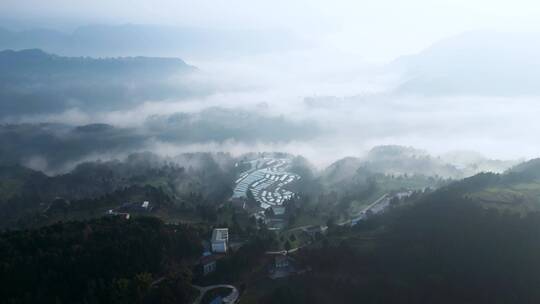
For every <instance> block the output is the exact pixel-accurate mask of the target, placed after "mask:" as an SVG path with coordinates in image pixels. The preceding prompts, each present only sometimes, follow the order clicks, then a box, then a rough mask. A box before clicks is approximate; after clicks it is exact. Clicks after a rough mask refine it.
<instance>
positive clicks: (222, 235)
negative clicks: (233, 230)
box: [212, 228, 229, 253]
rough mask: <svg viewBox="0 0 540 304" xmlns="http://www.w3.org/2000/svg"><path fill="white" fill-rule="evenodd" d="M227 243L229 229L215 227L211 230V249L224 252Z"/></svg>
mask: <svg viewBox="0 0 540 304" xmlns="http://www.w3.org/2000/svg"><path fill="white" fill-rule="evenodd" d="M228 245H229V229H228V228H216V229H214V231H212V251H213V252H218V253H226V252H227V247H228Z"/></svg>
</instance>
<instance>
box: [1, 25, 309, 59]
mask: <svg viewBox="0 0 540 304" xmlns="http://www.w3.org/2000/svg"><path fill="white" fill-rule="evenodd" d="M303 45H304V42H301V41H300V39H298V37H295V36H293V35H291V34H290V33H288V32H286V31H279V30H241V29H238V30H225V29H205V28H190V27H176V26H159V25H139V24H124V25H105V24H104V25H97V24H96V25H87V26H81V27H78V28H76V29H75V30H73V31H72V32H61V31H57V30H52V29H29V30H22V31H11V30H8V29H0V49H16V50H21V49H28V48H40V49H43V50H45V51H47V52H52V53H56V54H60V55H64V56H92V57H117V56H123V57H124V56H167V57H170V56H173V57H177V56H182V57H184V58H185V57H190V58H191V57H197V58H214V59H215V58H216V57H217V58H221V57H224V56H225V57H230V56H233V57H234V56H239V55H245V54H257V53H265V52H272V51H278V50H283V49H284V48H300V47H303Z"/></svg>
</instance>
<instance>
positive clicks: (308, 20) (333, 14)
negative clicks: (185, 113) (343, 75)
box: [0, 0, 540, 62]
mask: <svg viewBox="0 0 540 304" xmlns="http://www.w3.org/2000/svg"><path fill="white" fill-rule="evenodd" d="M0 16H2V17H3V18H8V19H18V20H21V19H23V20H24V19H29V20H41V21H42V24H49V25H52V26H66V25H71V26H73V25H78V24H80V23H82V22H87V23H138V24H165V25H179V26H193V27H204V28H233V29H234V28H242V29H245V28H251V29H276V28H277V29H285V30H289V31H292V32H294V33H295V34H297V35H299V36H302V37H306V38H308V39H311V40H312V41H314V42H315V43H317V44H318V45H320V46H321V47H326V48H336V49H338V50H341V51H343V52H345V53H352V54H355V55H358V56H360V57H361V58H362V59H364V60H367V61H378V62H380V61H388V60H391V59H393V58H395V57H398V56H400V55H403V54H410V53H415V52H418V51H419V50H421V49H423V48H425V47H427V46H429V45H430V44H432V43H434V42H435V41H437V40H440V39H443V38H445V37H448V36H452V35H456V34H458V33H461V32H465V31H472V30H485V29H494V30H501V31H523V30H539V29H540V4H538V3H537V2H536V1H533V0H516V1H500V0H468V1H467V0H409V1H397V0H367V1H347V0H334V1H327V0H296V1H286V0H274V1H252V0H227V1H224V0H190V1H185V0H184V1H182V0H180V1H179V0H154V1H141V0H117V1H110V0H92V1H88V0H78V1H70V0H48V1H42V0H26V1H20V0H2V1H0Z"/></svg>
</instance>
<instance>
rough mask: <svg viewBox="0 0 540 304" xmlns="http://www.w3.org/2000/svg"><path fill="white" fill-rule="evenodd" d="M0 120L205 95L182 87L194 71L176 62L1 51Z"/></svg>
mask: <svg viewBox="0 0 540 304" xmlns="http://www.w3.org/2000/svg"><path fill="white" fill-rule="evenodd" d="M0 70H1V71H2V73H1V74H0V119H1V118H5V117H12V116H15V117H17V116H20V115H32V114H49V113H57V112H63V111H66V110H68V109H72V108H77V109H79V110H81V111H103V110H119V109H124V108H130V107H133V106H135V105H137V104H139V103H142V102H144V101H146V100H150V99H151V100H162V99H167V98H173V97H174V98H183V97H186V96H193V95H195V94H206V93H205V92H203V91H204V90H206V89H201V88H193V86H189V85H187V84H183V83H182V81H181V80H182V79H183V77H186V76H189V75H191V74H192V73H195V72H197V69H196V68H195V67H193V66H191V65H188V64H186V63H185V62H184V61H183V60H181V59H179V58H158V57H120V58H90V57H63V56H58V55H53V54H49V53H46V52H44V51H42V50H39V49H28V50H21V51H13V50H5V51H1V52H0Z"/></svg>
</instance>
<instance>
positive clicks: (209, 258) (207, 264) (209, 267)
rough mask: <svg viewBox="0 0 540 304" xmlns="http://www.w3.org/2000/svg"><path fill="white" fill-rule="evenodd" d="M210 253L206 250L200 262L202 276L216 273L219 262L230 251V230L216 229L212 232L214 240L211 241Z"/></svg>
mask: <svg viewBox="0 0 540 304" xmlns="http://www.w3.org/2000/svg"><path fill="white" fill-rule="evenodd" d="M209 249H210V251H209V250H205V252H204V253H203V256H202V257H201V258H200V260H199V265H200V266H201V268H202V275H203V276H206V275H208V274H210V273H212V272H214V271H216V267H217V261H218V260H219V259H221V258H223V257H224V256H225V254H226V253H227V251H228V249H229V229H228V228H215V229H214V230H212V238H211V239H210V248H209Z"/></svg>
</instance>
